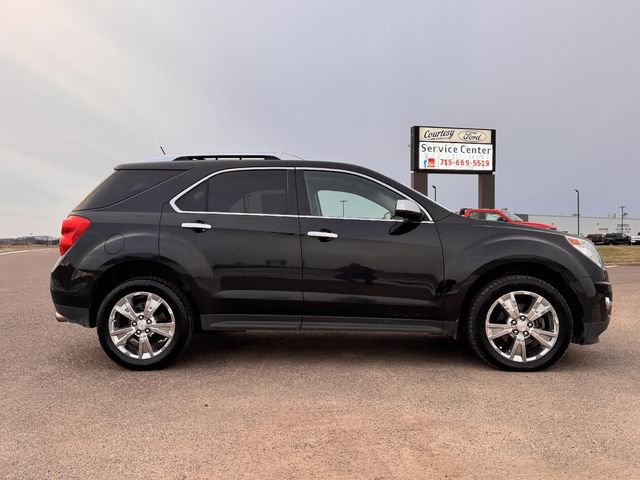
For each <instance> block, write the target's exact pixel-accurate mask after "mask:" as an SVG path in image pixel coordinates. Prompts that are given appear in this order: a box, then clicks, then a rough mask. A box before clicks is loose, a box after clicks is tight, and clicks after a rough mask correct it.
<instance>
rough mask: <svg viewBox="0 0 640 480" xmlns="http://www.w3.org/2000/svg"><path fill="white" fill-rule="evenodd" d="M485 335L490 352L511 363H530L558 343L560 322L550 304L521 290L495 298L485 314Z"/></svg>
mask: <svg viewBox="0 0 640 480" xmlns="http://www.w3.org/2000/svg"><path fill="white" fill-rule="evenodd" d="M485 332H486V335H487V339H488V340H489V343H490V344H491V346H492V347H493V349H494V350H495V351H496V352H498V353H499V354H500V355H502V356H503V357H505V358H507V359H509V360H511V361H514V362H531V361H534V360H538V359H539V358H542V357H544V356H545V355H546V354H548V353H549V352H550V351H551V349H552V348H553V346H554V345H555V344H556V341H557V340H558V334H559V332H560V322H559V320H558V314H557V313H556V310H555V309H554V308H553V305H551V303H550V302H549V301H548V300H547V299H546V298H544V297H543V296H542V295H540V294H538V293H534V292H529V291H525V290H518V291H514V292H509V293H507V294H505V295H502V296H501V297H500V298H498V299H497V300H496V301H495V302H493V304H492V305H491V307H490V308H489V311H488V312H487V317H486V319H485Z"/></svg>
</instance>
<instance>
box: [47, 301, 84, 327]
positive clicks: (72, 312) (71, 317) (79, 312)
mask: <svg viewBox="0 0 640 480" xmlns="http://www.w3.org/2000/svg"><path fill="white" fill-rule="evenodd" d="M54 307H55V308H56V315H55V317H56V320H57V321H59V322H70V323H77V324H78V325H82V326H83V327H91V326H92V325H91V321H90V319H89V309H88V308H82V307H70V306H68V305H58V304H55V303H54Z"/></svg>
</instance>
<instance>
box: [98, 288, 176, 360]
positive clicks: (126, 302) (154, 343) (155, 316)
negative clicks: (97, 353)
mask: <svg viewBox="0 0 640 480" xmlns="http://www.w3.org/2000/svg"><path fill="white" fill-rule="evenodd" d="M175 328H176V319H175V316H174V314H173V311H172V310H171V307H170V306H169V304H168V303H167V302H166V301H164V300H163V299H162V298H161V297H160V296H159V295H156V294H155V293H150V292H134V293H129V294H127V295H125V296H124V297H122V298H121V299H120V300H118V301H117V302H116V304H115V305H114V306H113V308H112V309H111V313H110V315H109V336H110V338H111V341H112V342H113V344H114V345H115V347H116V348H117V349H118V350H119V351H120V352H122V353H123V354H125V355H126V356H128V357H131V358H135V359H138V360H146V359H149V358H153V357H155V356H156V355H159V354H160V353H162V352H163V351H165V350H166V348H167V347H168V346H169V344H170V343H171V341H172V340H173V336H174V334H175Z"/></svg>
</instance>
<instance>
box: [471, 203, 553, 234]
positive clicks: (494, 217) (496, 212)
mask: <svg viewBox="0 0 640 480" xmlns="http://www.w3.org/2000/svg"><path fill="white" fill-rule="evenodd" d="M460 215H462V216H463V217H469V218H475V219H476V220H489V221H494V222H507V223H517V224H518V225H525V226H527V227H536V228H546V229H547V230H557V229H558V228H557V227H556V226H555V225H548V224H546V223H537V222H525V221H524V220H522V219H521V218H520V217H519V216H517V215H515V214H513V213H510V212H508V211H507V210H501V209H499V208H463V209H462V210H460Z"/></svg>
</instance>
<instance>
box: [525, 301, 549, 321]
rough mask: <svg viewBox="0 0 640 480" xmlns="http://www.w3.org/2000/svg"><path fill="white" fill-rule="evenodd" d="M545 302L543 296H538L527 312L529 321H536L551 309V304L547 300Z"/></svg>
mask: <svg viewBox="0 0 640 480" xmlns="http://www.w3.org/2000/svg"><path fill="white" fill-rule="evenodd" d="M544 302H545V299H544V298H542V297H541V296H538V298H536V301H535V302H534V303H533V305H531V308H530V309H529V311H528V312H527V313H526V316H527V320H528V321H529V322H534V321H536V320H537V319H539V318H540V317H542V316H543V315H545V314H546V313H547V312H549V311H550V310H551V308H552V307H551V304H550V303H548V302H547V303H546V305H545V304H544Z"/></svg>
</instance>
